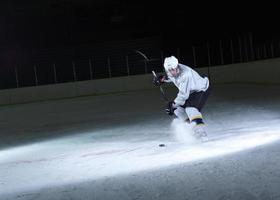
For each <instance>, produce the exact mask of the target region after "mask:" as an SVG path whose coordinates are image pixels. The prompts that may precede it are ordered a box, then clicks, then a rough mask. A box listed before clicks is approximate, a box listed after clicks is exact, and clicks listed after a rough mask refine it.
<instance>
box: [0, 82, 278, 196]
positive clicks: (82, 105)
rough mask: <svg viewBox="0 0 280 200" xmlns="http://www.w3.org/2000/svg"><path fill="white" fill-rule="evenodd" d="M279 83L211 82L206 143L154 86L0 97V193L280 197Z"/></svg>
mask: <svg viewBox="0 0 280 200" xmlns="http://www.w3.org/2000/svg"><path fill="white" fill-rule="evenodd" d="M279 87H280V86H278V85H269V86H268V85H266V86H263V85H242V84H239V85H238V84H235V85H234V84H225V85H217V86H215V87H214V88H213V91H212V94H211V96H210V98H209V101H208V102H207V104H206V106H205V108H204V110H203V115H204V117H205V122H206V125H207V130H208V135H209V138H210V139H211V141H209V142H207V143H203V144H202V143H199V142H197V141H195V140H194V138H193V137H192V136H191V134H190V127H188V125H186V124H183V123H182V122H179V121H178V120H176V119H174V118H173V117H170V116H168V115H166V114H165V113H164V108H165V103H164V101H163V100H162V98H161V95H160V92H159V91H158V90H157V89H156V90H148V91H135V92H129V93H123V94H112V95H104V96H90V97H82V98H75V99H64V100H56V101H46V102H37V103H31V104H21V105H12V106H3V107H0V118H1V120H0V126H1V134H0V141H1V143H0V199H1V200H2V199H102V200H103V199H114V200H115V199H122V200H125V199H280V192H279V190H278V188H279V185H280V173H279V172H278V171H279V170H278V169H279V167H280V158H279V156H278V154H279V150H280V148H279V144H280V142H279V140H280V132H279V130H280V123H279V122H280V112H279V111H280V105H279V100H280V90H279ZM167 93H168V94H169V98H172V97H173V96H174V95H175V93H176V90H173V89H169V90H168V91H167ZM161 143H164V144H166V146H165V147H159V146H158V145H159V144H161Z"/></svg>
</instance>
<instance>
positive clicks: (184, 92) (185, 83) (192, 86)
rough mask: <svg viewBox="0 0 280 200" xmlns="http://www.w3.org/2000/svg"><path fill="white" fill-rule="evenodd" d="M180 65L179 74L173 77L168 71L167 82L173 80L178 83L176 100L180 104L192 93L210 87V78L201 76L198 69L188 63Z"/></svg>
mask: <svg viewBox="0 0 280 200" xmlns="http://www.w3.org/2000/svg"><path fill="white" fill-rule="evenodd" d="M178 65H179V69H180V71H179V74H178V76H176V77H173V76H172V75H171V74H170V72H168V71H167V72H166V73H167V75H168V80H166V81H165V82H173V83H174V84H175V85H176V87H177V88H178V90H179V92H178V94H177V97H176V98H175V100H174V102H175V103H176V104H178V105H184V104H185V101H186V100H187V99H188V98H189V96H190V94H191V93H193V92H200V91H206V90H207V89H208V87H209V79H208V78H207V77H204V78H203V77H201V76H200V75H199V74H198V73H197V72H196V71H194V70H193V69H192V68H190V67H188V66H186V65H183V64H180V63H179V64H178Z"/></svg>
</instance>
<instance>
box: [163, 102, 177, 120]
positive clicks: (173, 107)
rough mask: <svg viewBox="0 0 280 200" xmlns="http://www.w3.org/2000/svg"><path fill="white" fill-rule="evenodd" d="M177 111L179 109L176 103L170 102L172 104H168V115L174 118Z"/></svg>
mask: <svg viewBox="0 0 280 200" xmlns="http://www.w3.org/2000/svg"><path fill="white" fill-rule="evenodd" d="M176 109H177V106H176V104H175V103H174V101H170V102H168V104H167V106H166V109H165V111H166V113H167V114H168V115H170V116H172V115H173V114H174V110H176Z"/></svg>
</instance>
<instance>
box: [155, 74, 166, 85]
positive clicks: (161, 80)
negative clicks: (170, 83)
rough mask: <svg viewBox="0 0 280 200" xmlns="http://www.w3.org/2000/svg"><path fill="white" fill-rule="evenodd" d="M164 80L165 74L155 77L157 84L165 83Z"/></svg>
mask: <svg viewBox="0 0 280 200" xmlns="http://www.w3.org/2000/svg"><path fill="white" fill-rule="evenodd" d="M164 80H165V76H164V75H159V76H157V77H154V78H153V84H154V85H155V86H161V85H162V84H163V83H164Z"/></svg>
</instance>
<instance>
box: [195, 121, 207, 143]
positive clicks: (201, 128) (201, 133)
mask: <svg viewBox="0 0 280 200" xmlns="http://www.w3.org/2000/svg"><path fill="white" fill-rule="evenodd" d="M193 135H194V137H195V138H196V139H198V140H200V141H201V142H207V141H208V136H207V132H206V130H205V125H202V124H199V125H195V126H194V127H193Z"/></svg>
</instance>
